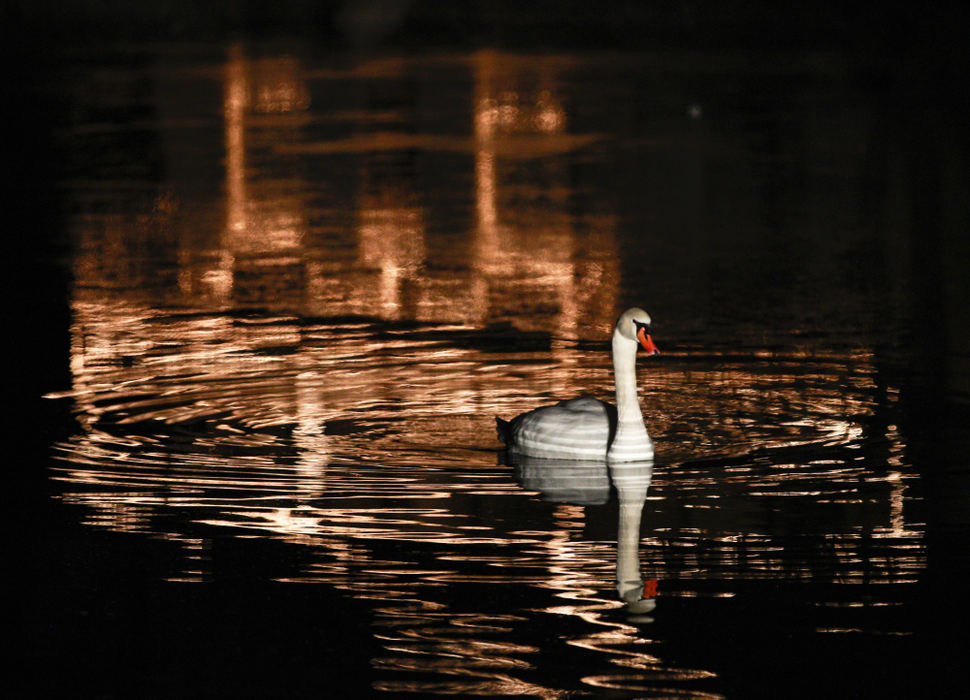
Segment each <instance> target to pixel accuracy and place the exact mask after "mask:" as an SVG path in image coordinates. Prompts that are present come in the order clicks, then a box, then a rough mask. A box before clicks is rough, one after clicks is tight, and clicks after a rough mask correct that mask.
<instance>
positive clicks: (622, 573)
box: [610, 461, 653, 604]
mask: <svg viewBox="0 0 970 700" xmlns="http://www.w3.org/2000/svg"><path fill="white" fill-rule="evenodd" d="M652 476H653V462H649V461H648V462H626V463H624V464H611V465H610V477H611V478H612V480H613V485H614V486H615V487H616V492H617V495H618V496H619V500H620V520H619V523H618V524H617V543H616V544H617V548H616V590H617V592H618V593H619V594H620V598H621V599H622V600H623V601H624V602H626V603H628V604H636V603H637V602H638V601H640V600H641V598H642V597H643V578H642V576H641V575H640V517H641V514H642V513H643V504H644V502H645V501H646V498H647V488H648V487H649V486H650V479H651V477H652Z"/></svg>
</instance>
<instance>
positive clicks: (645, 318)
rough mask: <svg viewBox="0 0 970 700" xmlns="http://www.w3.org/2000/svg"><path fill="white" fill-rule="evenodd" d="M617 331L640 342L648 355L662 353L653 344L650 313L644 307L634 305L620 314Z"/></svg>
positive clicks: (622, 335)
mask: <svg viewBox="0 0 970 700" xmlns="http://www.w3.org/2000/svg"><path fill="white" fill-rule="evenodd" d="M615 333H617V334H618V335H620V336H621V337H623V338H626V339H627V340H632V341H633V342H635V343H639V345H640V347H641V348H643V349H644V350H646V351H647V354H648V355H659V354H660V350H658V349H657V346H656V345H654V344H653V339H652V338H651V337H650V314H648V313H647V312H646V311H644V310H643V309H638V308H636V307H634V308H632V309H627V310H626V311H624V312H623V313H622V314H620V317H619V318H618V319H617V320H616V331H615Z"/></svg>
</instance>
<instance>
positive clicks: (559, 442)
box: [495, 308, 659, 462]
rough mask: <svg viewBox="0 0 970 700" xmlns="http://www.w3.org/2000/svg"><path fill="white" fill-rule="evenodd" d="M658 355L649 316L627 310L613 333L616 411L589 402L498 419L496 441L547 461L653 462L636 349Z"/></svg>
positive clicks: (571, 402)
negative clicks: (639, 389) (639, 390)
mask: <svg viewBox="0 0 970 700" xmlns="http://www.w3.org/2000/svg"><path fill="white" fill-rule="evenodd" d="M638 346H639V347H642V348H643V349H644V350H646V351H647V352H648V353H649V354H651V355H656V354H658V353H659V350H657V346H656V345H654V344H653V339H652V338H651V337H650V316H649V315H648V314H647V312H646V311H644V310H643V309H638V308H632V309H627V310H626V311H624V312H623V313H622V314H620V318H618V319H617V321H616V327H615V328H614V329H613V379H614V382H615V383H616V407H615V408H614V407H613V406H612V405H610V404H608V403H605V402H603V401H599V400H598V399H593V398H588V397H584V398H579V399H570V400H568V401H560V402H559V403H557V404H556V405H555V406H543V407H541V408H536V409H534V410H532V411H529V412H528V413H523V414H522V415H520V416H516V417H515V418H513V419H512V420H510V421H504V420H502V419H501V418H496V419H495V422H496V425H497V427H498V435H499V439H500V440H502V442H504V443H505V444H506V446H507V447H508V450H509V451H510V452H511V453H512V454H519V455H525V456H527V457H539V458H545V459H581V460H603V459H606V460H608V461H611V462H634V461H641V460H647V459H653V442H652V441H651V440H650V436H649V435H648V434H647V427H646V426H645V425H644V424H643V414H642V413H640V403H639V401H638V400H637V376H636V358H637V347H638Z"/></svg>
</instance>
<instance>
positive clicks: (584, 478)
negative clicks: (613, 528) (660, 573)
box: [515, 455, 656, 615]
mask: <svg viewBox="0 0 970 700" xmlns="http://www.w3.org/2000/svg"><path fill="white" fill-rule="evenodd" d="M515 470H516V476H517V477H518V480H519V483H520V484H521V485H522V488H524V489H526V490H529V491H539V492H540V493H541V494H542V496H543V498H544V499H545V500H547V501H553V502H555V503H572V504H575V505H601V504H603V503H606V502H607V500H608V499H609V493H610V483H611V482H612V484H613V487H614V488H615V489H616V493H617V498H618V500H619V504H620V508H619V520H618V523H617V548H616V590H617V593H618V594H619V596H620V599H621V600H623V602H624V603H626V607H627V612H629V613H630V614H631V615H643V614H645V613H648V612H650V611H652V610H653V609H654V608H655V607H656V600H655V597H654V596H656V582H655V581H652V580H651V581H649V582H648V585H647V586H645V585H644V581H643V577H642V575H641V573H640V520H641V516H642V514H643V504H644V503H645V502H646V500H647V489H648V488H649V486H650V479H651V478H652V477H653V460H647V461H642V462H616V463H609V464H608V463H607V462H593V461H572V460H560V459H535V458H530V457H525V456H521V455H519V456H517V457H516V458H515Z"/></svg>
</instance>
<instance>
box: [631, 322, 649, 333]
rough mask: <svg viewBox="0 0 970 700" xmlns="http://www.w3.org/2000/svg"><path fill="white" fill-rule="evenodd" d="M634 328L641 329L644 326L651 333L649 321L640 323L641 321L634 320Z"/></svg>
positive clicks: (646, 331)
mask: <svg viewBox="0 0 970 700" xmlns="http://www.w3.org/2000/svg"><path fill="white" fill-rule="evenodd" d="M633 328H634V331H639V330H640V329H641V328H642V329H643V330H644V332H645V333H646V334H647V335H650V324H649V323H640V321H634V322H633Z"/></svg>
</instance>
